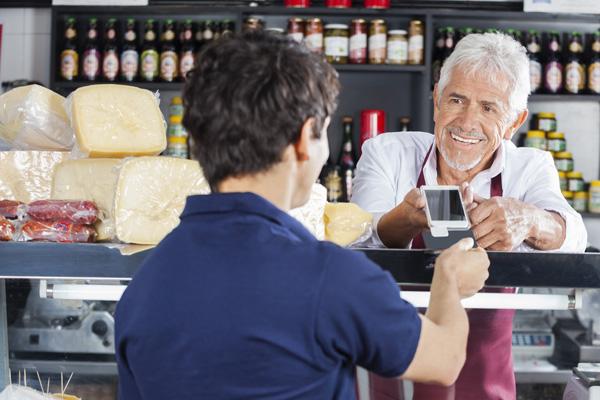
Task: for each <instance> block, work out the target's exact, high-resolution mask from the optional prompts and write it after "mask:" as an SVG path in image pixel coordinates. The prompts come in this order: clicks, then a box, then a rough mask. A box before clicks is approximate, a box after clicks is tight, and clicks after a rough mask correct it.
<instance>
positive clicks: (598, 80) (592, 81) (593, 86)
mask: <svg viewBox="0 0 600 400" xmlns="http://www.w3.org/2000/svg"><path fill="white" fill-rule="evenodd" d="M588 79H589V83H588V89H590V90H591V91H592V92H593V93H595V94H600V61H596V62H595V63H593V64H590V66H589V68H588Z"/></svg>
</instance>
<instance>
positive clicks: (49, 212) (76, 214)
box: [27, 200, 98, 225]
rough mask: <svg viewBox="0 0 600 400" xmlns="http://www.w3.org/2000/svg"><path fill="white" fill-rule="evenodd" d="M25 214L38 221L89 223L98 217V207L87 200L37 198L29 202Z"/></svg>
mask: <svg viewBox="0 0 600 400" xmlns="http://www.w3.org/2000/svg"><path fill="white" fill-rule="evenodd" d="M27 214H28V215H29V216H30V217H31V218H32V219H35V220H38V221H57V220H66V221H70V222H73V223H74V224H80V225H91V224H93V223H94V222H96V220H97V219H98V207H96V204H95V203H94V202H92V201H87V200H86V201H78V200H38V201H34V202H33V203H30V204H29V206H28V207H27Z"/></svg>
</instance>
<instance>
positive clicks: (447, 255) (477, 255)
mask: <svg viewBox="0 0 600 400" xmlns="http://www.w3.org/2000/svg"><path fill="white" fill-rule="evenodd" d="M489 266H490V260H489V258H488V256H487V253H486V252H485V250H483V249H482V248H480V247H478V248H473V239H470V238H467V239H462V240H461V241H459V242H458V243H456V244H455V245H453V246H452V247H450V248H448V249H447V250H444V251H443V252H442V253H441V254H440V255H439V256H438V258H437V260H436V262H435V268H436V270H437V269H439V271H436V272H441V273H442V276H443V277H445V278H447V279H449V280H450V281H455V282H456V285H457V288H458V292H459V295H460V297H461V298H462V299H464V298H467V297H471V296H473V295H474V294H475V293H477V292H479V291H480V290H481V288H483V285H484V283H485V281H486V280H487V278H488V276H489V273H488V268H489Z"/></svg>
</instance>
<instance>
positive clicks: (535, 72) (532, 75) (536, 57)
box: [527, 29, 543, 93]
mask: <svg viewBox="0 0 600 400" xmlns="http://www.w3.org/2000/svg"><path fill="white" fill-rule="evenodd" d="M540 51H541V46H540V37H539V34H538V32H537V31H536V30H533V29H532V30H530V31H529V39H528V40H527V54H528V57H529V81H530V83H531V93H539V92H540V90H541V87H542V74H543V73H542V61H541V58H540Z"/></svg>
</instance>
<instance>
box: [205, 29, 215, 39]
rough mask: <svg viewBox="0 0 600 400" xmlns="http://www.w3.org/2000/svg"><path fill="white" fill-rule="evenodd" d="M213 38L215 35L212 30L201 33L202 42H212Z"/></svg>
mask: <svg viewBox="0 0 600 400" xmlns="http://www.w3.org/2000/svg"><path fill="white" fill-rule="evenodd" d="M214 36H215V34H214V33H213V31H212V29H205V30H204V32H202V39H204V40H212V39H213V38H214Z"/></svg>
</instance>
